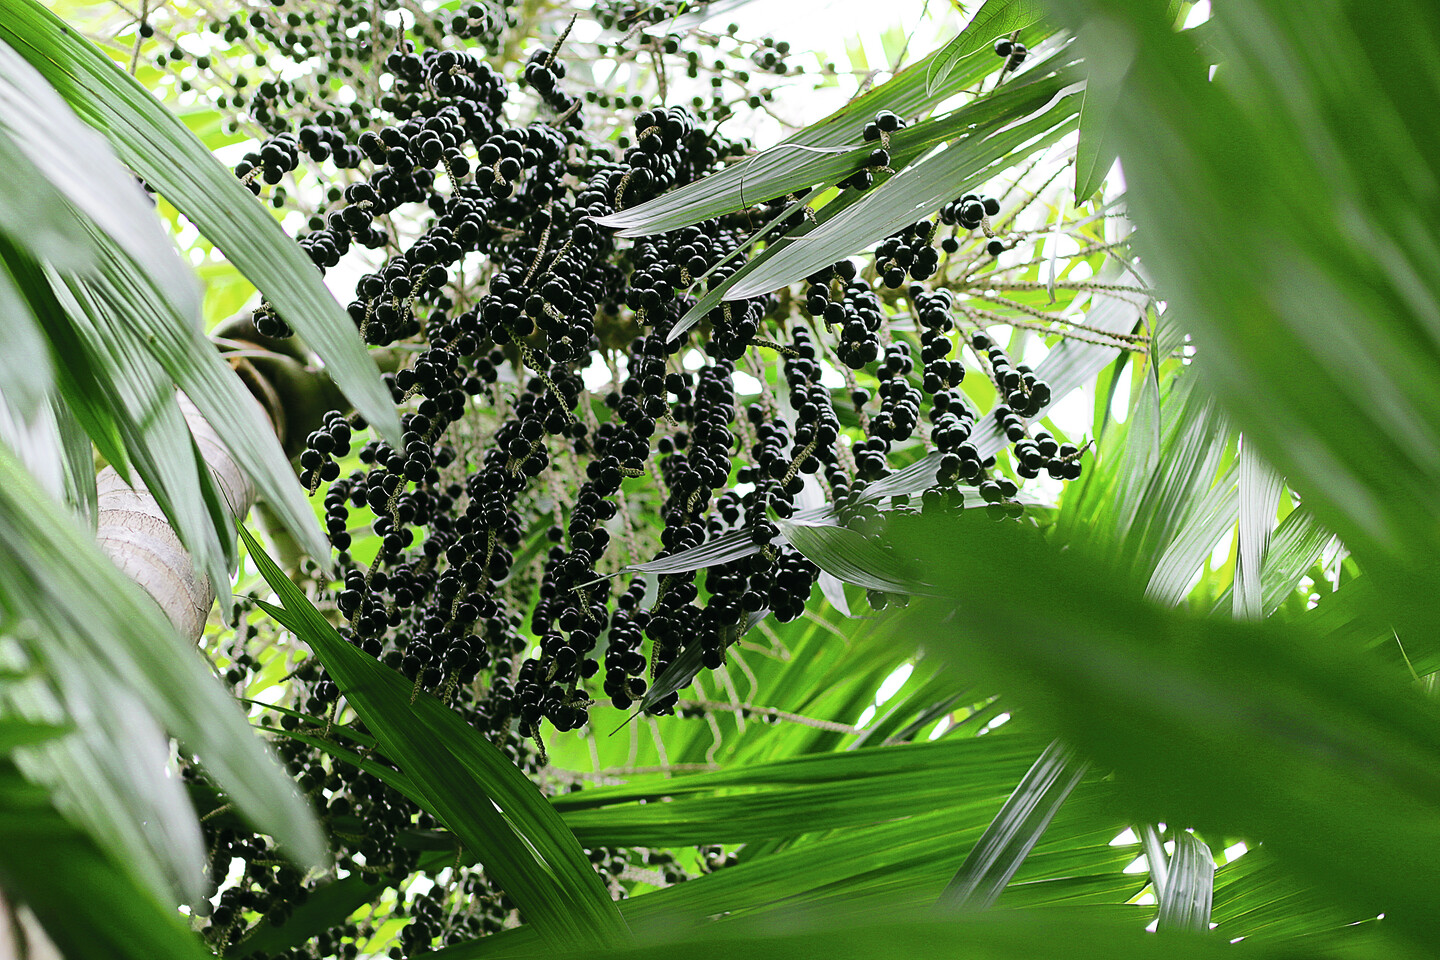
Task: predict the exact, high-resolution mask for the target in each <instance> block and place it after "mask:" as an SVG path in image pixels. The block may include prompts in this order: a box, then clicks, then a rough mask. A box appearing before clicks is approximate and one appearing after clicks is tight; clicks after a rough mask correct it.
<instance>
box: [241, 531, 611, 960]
mask: <svg viewBox="0 0 1440 960" xmlns="http://www.w3.org/2000/svg"><path fill="white" fill-rule="evenodd" d="M240 536H241V537H242V538H243V539H244V541H245V545H246V547H247V549H248V550H249V552H250V556H251V557H253V558H254V559H255V561H256V563H257V564H258V565H259V567H260V572H261V574H262V575H263V576H264V577H265V580H266V582H267V583H269V584H270V587H271V589H272V590H274V591H275V593H276V595H277V596H279V597H280V600H281V602H282V603H283V604H284V607H276V606H272V605H270V604H264V606H265V609H266V610H267V612H269V613H270V614H271V615H272V616H274V617H275V618H276V619H277V620H278V621H279V622H280V623H282V624H283V625H284V626H285V627H286V628H288V629H290V630H292V631H294V632H295V634H296V635H297V636H298V637H300V638H301V639H302V640H304V641H305V642H306V643H307V644H309V645H310V646H311V649H313V650H314V651H315V653H316V656H317V657H319V659H320V661H321V662H322V663H324V664H325V669H326V670H327V671H328V672H329V673H330V675H331V676H332V677H333V678H334V680H335V682H336V683H337V684H338V685H339V687H340V689H341V690H342V691H343V692H344V694H345V697H346V699H347V700H348V701H349V703H350V705H351V706H352V707H354V708H355V711H356V712H357V713H358V714H359V715H360V717H361V719H362V720H364V722H365V725H366V726H367V727H368V728H369V729H370V730H371V731H373V732H374V733H375V735H376V737H377V738H378V739H379V741H380V744H381V746H382V747H383V748H384V752H385V754H386V756H387V757H389V758H390V759H391V760H392V761H393V762H395V763H396V764H397V765H398V766H399V767H400V768H401V770H402V771H404V773H405V775H406V777H408V778H409V782H410V783H411V784H412V785H413V787H414V788H415V789H416V790H418V791H419V792H420V794H421V795H422V796H423V797H424V798H425V801H426V802H425V804H424V806H425V807H426V809H429V810H433V811H435V812H436V814H437V815H438V816H439V817H441V819H443V820H444V822H445V823H446V825H447V826H448V827H449V828H450V829H451V830H452V831H453V832H454V833H455V835H456V836H457V837H459V838H460V840H461V841H462V842H463V843H464V844H465V846H466V847H468V848H469V849H471V850H473V851H475V852H476V853H477V854H478V855H479V857H480V859H481V860H482V861H484V863H485V868H486V870H487V871H488V872H489V873H490V874H491V875H492V876H494V877H495V879H496V881H497V882H498V883H499V884H500V886H501V887H502V888H504V890H505V891H506V892H507V893H508V894H509V895H510V896H511V897H512V898H513V899H514V900H515V902H516V903H517V904H518V905H519V906H520V908H521V909H522V910H524V911H525V913H526V915H527V916H529V917H530V920H531V922H532V923H533V924H534V925H535V926H536V928H537V929H538V930H539V931H540V932H541V934H542V936H544V937H545V938H546V940H547V942H550V943H554V944H564V945H568V946H581V945H603V944H615V943H623V942H624V941H625V940H626V939H627V938H628V935H629V934H628V930H627V929H626V927H625V923H624V920H623V919H622V918H621V917H620V914H619V912H618V911H617V910H616V908H615V904H614V903H613V902H612V901H611V900H610V896H609V893H608V892H607V891H606V889H605V885H604V884H603V883H602V882H601V880H600V878H599V877H598V876H597V875H596V873H595V870H594V868H593V867H592V866H591V864H590V861H589V859H588V858H587V857H586V856H585V854H584V852H583V851H582V850H581V848H580V845H579V843H578V842H576V840H575V836H574V834H573V833H571V832H570V830H569V829H568V828H567V827H566V826H565V824H564V822H563V821H561V820H560V817H559V815H558V814H557V813H556V812H555V811H554V809H553V808H552V807H551V806H550V804H549V803H548V802H547V801H546V800H545V798H544V797H543V796H542V795H541V794H540V791H539V790H538V789H537V788H536V786H535V784H533V783H531V782H530V780H528V779H527V778H526V777H525V775H524V774H522V773H521V772H520V771H519V770H518V769H517V768H516V767H515V765H514V764H513V763H512V762H511V761H510V760H509V759H508V758H506V756H505V755H504V754H502V753H501V752H500V751H499V749H497V748H496V747H495V746H494V745H493V744H491V743H490V742H489V741H488V740H486V739H485V738H484V737H483V736H481V735H480V733H479V732H478V731H477V730H475V729H474V728H473V727H471V726H469V725H468V724H466V723H465V722H464V721H463V720H461V719H460V718H459V716H457V715H456V714H455V713H454V711H452V710H450V709H448V708H447V707H445V706H444V705H443V704H441V703H440V702H439V701H438V700H436V699H435V698H433V697H431V696H430V695H428V694H425V693H419V694H415V693H414V692H413V691H412V689H411V685H410V684H409V683H407V682H406V681H405V679H404V678H403V677H401V676H400V675H399V674H398V673H396V672H395V671H394V670H391V669H389V668H388V667H384V666H382V665H381V664H380V663H379V661H377V660H375V658H374V657H371V656H369V655H367V654H365V653H363V652H361V651H360V650H358V649H356V648H355V647H352V646H351V645H350V644H348V643H346V642H345V641H344V640H343V639H341V638H340V635H339V634H337V633H336V632H335V628H334V627H332V626H331V625H330V623H329V622H328V621H327V620H326V619H325V618H324V616H322V615H321V614H320V612H319V611H318V610H316V609H315V606H314V605H313V604H312V603H311V602H310V601H309V599H308V598H307V597H306V596H305V594H303V593H302V592H301V591H300V590H299V588H297V587H296V586H295V585H294V584H293V583H291V582H290V580H289V578H287V577H286V576H285V574H284V572H283V571H281V570H280V568H279V567H278V566H276V565H275V562H274V561H273V560H271V559H270V557H269V556H268V555H267V554H266V553H265V551H264V549H263V548H262V547H261V546H260V544H259V543H258V542H257V541H256V540H255V538H254V537H253V536H251V535H250V532H249V531H248V530H246V529H245V528H244V527H243V526H241V527H240Z"/></svg>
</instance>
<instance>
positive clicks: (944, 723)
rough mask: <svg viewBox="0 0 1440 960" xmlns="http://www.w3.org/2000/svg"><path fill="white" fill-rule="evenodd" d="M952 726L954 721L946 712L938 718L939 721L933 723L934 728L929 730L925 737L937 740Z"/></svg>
mask: <svg viewBox="0 0 1440 960" xmlns="http://www.w3.org/2000/svg"><path fill="white" fill-rule="evenodd" d="M953 726H955V721H954V720H953V719H951V717H950V715H949V714H946V715H945V716H943V717H941V718H940V722H939V723H937V724H935V729H934V730H931V731H930V736H928V737H926V738H925V739H927V740H939V739H940V738H941V737H943V736H944V735H945V731H946V730H949V729H950V728H951V727H953Z"/></svg>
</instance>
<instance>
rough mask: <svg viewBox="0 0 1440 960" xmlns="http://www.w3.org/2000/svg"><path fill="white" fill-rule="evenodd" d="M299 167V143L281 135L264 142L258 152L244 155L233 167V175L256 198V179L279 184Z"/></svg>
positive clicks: (257, 189) (291, 136) (292, 138)
mask: <svg viewBox="0 0 1440 960" xmlns="http://www.w3.org/2000/svg"><path fill="white" fill-rule="evenodd" d="M299 165H300V146H299V143H298V142H297V141H296V139H295V137H294V135H292V134H290V133H282V134H279V135H278V136H275V137H271V138H270V139H269V140H266V141H265V143H264V144H262V145H261V147H260V149H259V150H258V151H254V152H251V153H247V154H245V156H244V158H243V159H241V161H240V163H238V164H237V165H236V166H235V175H236V176H237V177H239V178H240V179H241V180H242V181H243V182H244V183H245V185H246V186H247V187H249V188H250V192H251V193H253V194H255V195H256V196H257V197H258V196H259V195H260V184H259V183H257V182H256V178H257V177H258V178H260V179H262V180H264V181H265V182H266V183H270V184H275V183H279V182H280V180H281V178H282V177H284V176H285V174H287V173H289V172H290V171H292V170H294V169H295V168H296V167H298V166H299Z"/></svg>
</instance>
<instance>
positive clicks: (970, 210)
mask: <svg viewBox="0 0 1440 960" xmlns="http://www.w3.org/2000/svg"><path fill="white" fill-rule="evenodd" d="M999 212H1000V201H999V200H996V199H995V198H994V197H982V196H980V195H979V194H978V193H967V194H965V195H964V196H963V197H961V198H960V199H958V200H952V201H951V202H949V203H947V204H945V206H943V207H941V208H940V222H941V223H950V224H959V225H960V226H961V227H962V228H964V229H966V230H978V229H981V228H983V229H984V230H985V234H986V236H988V237H990V242H989V243H987V244H986V245H985V252H986V253H988V254H990V256H992V257H998V256H1000V254H1001V253H1003V252H1004V251H1005V241H1003V240H1001V239H1000V238H999V237H996V236H994V234H993V233H992V232H991V231H990V224H989V218H990V217H993V216H995V215H996V214H998V213H999ZM941 247H942V248H943V249H944V250H945V252H946V253H954V252H955V251H957V250H959V249H960V241H959V240H957V239H956V238H955V237H947V238H946V239H945V241H944V242H943V243H942V244H941Z"/></svg>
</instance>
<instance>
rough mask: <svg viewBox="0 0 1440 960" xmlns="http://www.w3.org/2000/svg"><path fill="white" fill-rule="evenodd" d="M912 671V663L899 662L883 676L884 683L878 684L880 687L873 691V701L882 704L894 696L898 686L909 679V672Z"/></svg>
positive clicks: (913, 669)
mask: <svg viewBox="0 0 1440 960" xmlns="http://www.w3.org/2000/svg"><path fill="white" fill-rule="evenodd" d="M914 672H915V665H914V664H913V663H905V664H901V665H900V666H899V667H898V668H896V670H895V672H894V673H892V674H890V676H888V677H886V678H885V682H884V683H882V684H880V689H879V690H877V691H876V692H875V703H876V704H877V705H880V706H883V705H884V703H885V701H886V700H889V699H890V698H891V697H893V696H895V694H896V693H898V692H899V691H900V688H901V687H903V686H905V681H906V680H909V679H910V674H912V673H914Z"/></svg>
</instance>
